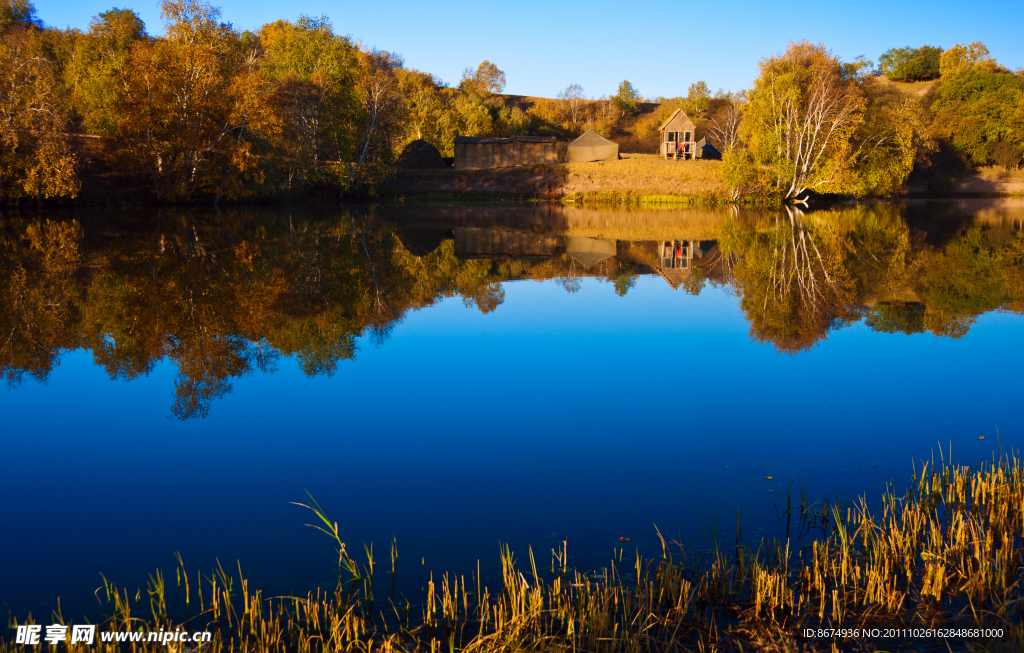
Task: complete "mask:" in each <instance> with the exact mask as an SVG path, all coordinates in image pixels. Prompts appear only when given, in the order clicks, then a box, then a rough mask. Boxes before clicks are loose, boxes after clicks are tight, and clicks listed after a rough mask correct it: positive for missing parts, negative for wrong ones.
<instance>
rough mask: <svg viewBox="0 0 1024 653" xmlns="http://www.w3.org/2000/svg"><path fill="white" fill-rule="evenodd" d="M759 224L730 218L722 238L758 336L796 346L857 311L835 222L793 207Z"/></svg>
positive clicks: (799, 347) (796, 348)
mask: <svg viewBox="0 0 1024 653" xmlns="http://www.w3.org/2000/svg"><path fill="white" fill-rule="evenodd" d="M758 226H761V225H757V224H756V223H749V222H747V223H744V222H740V221H738V220H732V221H730V222H729V223H727V225H726V228H725V230H724V234H723V238H722V242H723V246H724V247H725V249H726V250H727V254H729V255H736V256H737V257H738V259H739V260H738V262H737V263H736V264H735V266H734V267H733V273H734V276H735V280H736V283H737V285H738V286H739V288H740V290H741V292H742V300H741V307H742V308H743V310H744V312H745V313H746V315H747V319H748V320H749V321H750V333H751V336H752V337H753V338H754V339H755V340H757V341H758V342H771V343H773V344H774V345H775V346H776V347H777V348H778V349H779V350H780V351H786V352H791V353H792V352H797V351H801V350H803V349H806V348H808V347H810V346H812V345H813V344H814V343H816V342H817V341H818V340H821V339H822V338H824V337H825V336H826V335H827V333H828V332H829V330H831V329H832V328H834V327H836V326H838V325H840V324H843V323H846V322H848V321H850V320H853V319H855V318H856V317H858V315H859V311H858V308H857V306H856V305H855V304H854V301H853V300H854V293H853V284H852V282H851V280H850V278H849V275H848V273H847V271H846V269H845V267H844V265H843V254H844V249H843V241H842V239H841V237H840V234H839V233H838V231H837V230H836V229H835V228H833V227H832V226H831V225H830V224H829V223H828V222H827V221H825V220H820V219H809V218H807V217H805V216H804V215H803V214H802V213H801V212H800V211H799V210H794V209H788V210H787V212H786V213H784V214H779V215H777V216H776V217H775V220H774V224H769V225H764V226H761V228H758Z"/></svg>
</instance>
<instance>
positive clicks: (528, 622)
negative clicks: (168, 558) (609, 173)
mask: <svg viewBox="0 0 1024 653" xmlns="http://www.w3.org/2000/svg"><path fill="white" fill-rule="evenodd" d="M787 503H788V510H787V512H786V513H785V515H784V516H786V517H788V518H790V519H792V518H796V519H797V520H798V522H799V523H800V524H802V525H803V527H804V529H805V530H803V532H804V533H805V534H809V533H815V534H816V535H815V536H814V537H811V538H810V539H809V541H807V542H806V543H804V544H802V545H801V544H799V542H800V541H802V539H803V538H798V539H797V540H789V539H787V540H786V541H785V542H779V541H772V542H764V541H762V542H760V543H758V544H757V545H756V546H747V545H745V544H744V542H743V537H742V532H741V531H740V530H739V527H738V526H737V535H736V541H735V543H733V544H732V545H730V546H724V545H723V544H722V543H718V542H716V543H715V546H714V548H713V550H712V551H711V552H710V553H707V552H702V551H699V550H689V549H687V548H686V547H684V546H683V545H682V544H680V543H678V542H667V541H666V540H665V539H664V538H661V541H662V552H661V555H660V556H657V557H655V558H653V559H646V558H643V557H642V556H640V555H639V553H635V554H632V555H629V556H627V554H626V551H625V550H616V551H615V552H614V558H613V560H612V561H611V562H610V564H609V566H608V568H607V569H604V570H601V571H600V573H598V574H594V573H589V574H585V573H581V572H579V571H576V570H573V569H571V568H570V567H569V566H568V550H567V546H566V545H565V544H564V543H563V544H562V545H561V546H560V547H559V548H558V549H556V550H552V551H551V559H550V564H538V562H539V561H538V560H537V559H536V558H535V556H534V553H533V550H532V549H530V550H529V552H528V556H527V558H526V560H525V561H521V562H520V563H517V561H516V560H515V559H514V558H513V555H512V553H511V551H509V550H508V549H507V548H506V549H504V550H503V551H502V555H501V562H502V572H503V573H502V576H503V586H502V587H501V588H497V589H496V590H495V591H494V592H493V593H492V590H491V589H490V588H488V587H481V582H480V575H479V570H478V571H477V573H476V574H472V573H471V574H469V575H459V574H445V575H443V576H441V577H440V578H436V579H435V578H434V577H433V576H431V578H430V581H429V584H428V586H427V588H426V595H425V596H424V597H423V601H422V603H421V604H419V605H415V606H414V605H411V604H409V603H408V602H401V603H395V602H393V601H392V600H390V599H384V600H380V599H377V598H375V596H374V575H373V570H374V568H375V567H374V562H373V552H372V548H367V549H366V557H367V561H366V563H365V564H359V563H357V562H355V561H354V560H353V559H352V558H351V557H350V556H349V554H348V553H347V552H346V549H345V545H344V543H343V542H342V541H341V538H340V536H339V534H338V527H337V525H336V524H334V523H333V522H331V521H330V520H329V519H328V518H327V517H326V516H325V515H324V514H323V511H322V510H320V508H319V506H315V504H314V506H315V507H314V508H312V509H313V510H314V511H315V512H316V514H317V516H318V517H319V518H320V519H321V522H322V523H323V524H325V525H326V528H321V530H323V531H324V532H326V533H327V534H328V535H330V536H331V537H332V539H334V540H335V542H336V543H337V545H338V555H339V582H338V585H337V589H336V590H335V591H334V592H333V593H331V594H324V593H321V592H318V593H316V594H309V595H308V596H306V597H303V598H294V597H289V598H268V597H264V596H263V595H262V594H261V593H260V592H259V591H252V590H250V588H249V587H248V584H247V582H246V581H244V580H241V577H240V576H239V579H238V580H236V579H234V578H232V577H231V576H229V575H228V574H226V573H225V572H224V571H223V569H218V571H217V572H215V573H213V574H211V575H210V576H208V577H202V578H199V577H198V576H189V575H188V574H185V572H184V570H183V569H179V570H178V575H177V578H178V588H177V590H175V591H174V592H173V593H174V594H177V595H178V596H179V602H181V601H184V602H185V603H187V604H188V608H189V610H191V611H192V612H194V613H196V614H195V616H192V617H191V618H190V619H188V621H187V623H185V624H182V623H179V622H174V621H172V619H171V618H169V617H168V605H167V603H166V600H167V596H168V595H169V593H168V591H166V588H165V581H164V578H163V576H161V575H160V574H159V573H158V574H156V575H155V576H154V577H152V578H151V581H150V586H149V588H148V591H145V592H136V593H128V592H127V591H124V590H119V589H118V588H115V587H114V586H113V585H109V584H108V585H107V587H106V590H105V597H106V601H107V611H108V614H109V617H108V619H107V621H106V622H105V623H104V624H103V625H102V626H101V628H100V629H101V630H103V629H107V630H110V629H114V630H140V629H143V628H144V629H146V630H152V629H160V628H163V629H165V630H171V629H174V628H175V627H179V626H182V625H184V627H185V628H188V629H189V630H211V631H213V632H214V641H213V642H212V643H211V644H210V645H209V646H208V648H209V650H218V651H219V650H231V651H234V650H239V651H253V652H268V653H269V652H271V651H281V652H284V651H298V652H305V651H327V650H331V651H334V650H337V651H367V652H369V651H381V652H390V651H410V652H411V651H422V652H424V653H426V652H427V651H429V652H430V653H437V652H439V651H442V650H443V651H447V652H449V653H454V652H455V651H462V652H464V653H499V652H501V653H506V652H508V653H511V652H516V651H530V652H533V651H538V652H539V651H564V652H566V653H568V652H570V651H572V652H573V653H575V652H577V651H580V652H582V651H588V652H590V651H592V652H603V651H609V652H611V651H615V652H622V653H640V652H641V651H643V652H645V653H646V652H649V651H733V650H735V651H740V650H742V651H750V650H768V651H783V650H787V651H797V650H839V648H840V647H841V648H842V649H844V650H876V648H875V647H876V646H881V647H882V648H884V649H886V650H922V647H924V648H931V647H939V648H936V649H935V650H940V649H941V650H964V649H965V648H966V649H967V650H975V651H1010V650H1014V651H1019V650H1021V647H1022V645H1024V630H1022V628H1021V617H1022V605H1024V591H1022V580H1024V577H1022V574H1024V539H1022V537H1024V467H1022V464H1021V461H1020V459H1018V458H1017V457H1005V458H1001V459H1000V460H999V461H997V462H994V463H992V464H985V465H981V466H979V467H977V468H968V467H960V466H952V465H945V464H943V465H941V466H939V467H935V468H933V466H932V465H925V466H924V468H923V469H922V470H921V472H920V475H919V476H918V475H917V474H915V476H914V480H913V481H912V483H911V488H910V489H909V490H908V491H907V492H906V493H905V494H904V495H902V496H897V495H896V494H894V493H893V492H891V491H890V492H887V493H886V495H885V496H884V499H883V502H882V512H881V514H880V515H877V516H876V515H873V514H872V513H871V512H870V511H869V509H868V506H867V503H866V501H864V500H861V501H859V502H858V503H857V504H856V505H849V506H844V505H838V504H832V505H829V504H828V503H824V504H820V505H819V504H814V505H809V504H808V502H807V501H806V500H805V499H802V500H801V501H800V502H799V506H797V505H793V504H792V503H791V502H787ZM712 530H713V532H717V528H715V529H712ZM660 536H661V534H660V533H659V537H660ZM391 559H392V566H391V580H392V583H393V581H394V574H395V573H396V566H395V565H396V554H395V549H394V547H392V558H391ZM133 596H134V598H132V597H133ZM147 604H148V605H147ZM179 608H180V606H179ZM805 628H812V629H818V628H842V629H846V632H848V633H850V635H849V636H847V637H845V638H844V637H837V638H828V639H804V638H802V637H801V633H803V632H804V629H805ZM872 628H879V629H886V628H890V629H892V628H895V629H904V628H910V629H914V628H917V629H927V628H958V629H973V628H978V629H997V631H998V632H1001V634H1000V635H998V636H987V637H986V636H985V635H984V634H982V635H981V636H976V635H973V634H972V633H971V631H969V630H968V631H965V632H966V633H967V634H966V636H958V635H954V636H951V637H945V638H943V637H938V638H935V637H933V638H926V637H925V638H922V637H917V638H906V637H904V638H900V637H896V638H887V639H875V638H872V637H871V636H870V635H865V634H863V633H864V631H865V629H872ZM68 648H69V649H75V648H82V649H83V651H84V647H81V646H80V645H76V646H70V647H68ZM115 648H116V646H115V645H111V644H105V645H101V646H99V647H98V650H102V651H108V650H110V651H112V650H114V649H115ZM204 648H207V647H204ZM25 650H26V647H23V646H18V645H12V644H10V643H9V642H0V651H5V652H7V651H9V652H11V653H13V652H15V651H17V652H18V653H22V652H23V651H25ZM132 650H135V651H142V650H146V651H148V650H153V651H156V650H161V651H164V650H167V649H166V648H165V647H162V646H154V645H151V644H145V645H133V647H132Z"/></svg>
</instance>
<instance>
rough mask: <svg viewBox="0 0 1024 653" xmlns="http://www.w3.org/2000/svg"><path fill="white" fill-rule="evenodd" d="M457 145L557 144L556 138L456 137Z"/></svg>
mask: <svg viewBox="0 0 1024 653" xmlns="http://www.w3.org/2000/svg"><path fill="white" fill-rule="evenodd" d="M455 142H456V143H557V142H558V138H557V137H556V136H510V137H509V138H494V137H491V136H456V137H455Z"/></svg>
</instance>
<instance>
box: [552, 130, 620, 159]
mask: <svg viewBox="0 0 1024 653" xmlns="http://www.w3.org/2000/svg"><path fill="white" fill-rule="evenodd" d="M618 158H619V144H618V143H613V142H611V141H610V140H608V139H607V138H605V137H603V136H601V135H600V134H598V133H597V132H596V131H594V130H593V129H588V130H587V131H586V133H584V134H583V135H582V136H580V137H579V138H577V139H576V140H574V141H573V142H571V143H569V151H568V154H567V155H566V157H565V160H566V161H568V162H569V163H582V162H583V161H614V160H616V159H618Z"/></svg>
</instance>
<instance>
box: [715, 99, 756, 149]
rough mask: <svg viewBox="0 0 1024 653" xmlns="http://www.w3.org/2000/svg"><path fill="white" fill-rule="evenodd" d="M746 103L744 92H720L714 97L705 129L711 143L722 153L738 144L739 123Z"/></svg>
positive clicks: (735, 147) (736, 146)
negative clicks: (713, 105) (712, 109)
mask: <svg viewBox="0 0 1024 653" xmlns="http://www.w3.org/2000/svg"><path fill="white" fill-rule="evenodd" d="M746 103H747V96H746V95H745V94H744V93H722V92H719V94H718V95H717V96H716V97H715V105H716V106H715V109H714V111H712V112H711V114H710V115H709V116H708V122H707V127H706V128H707V131H708V136H709V137H710V140H711V142H712V144H713V145H714V146H715V147H716V148H718V149H719V150H720V151H721V152H722V153H726V152H732V151H733V150H735V149H737V148H738V147H739V144H740V124H741V122H742V117H743V109H744V107H745V105H746Z"/></svg>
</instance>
